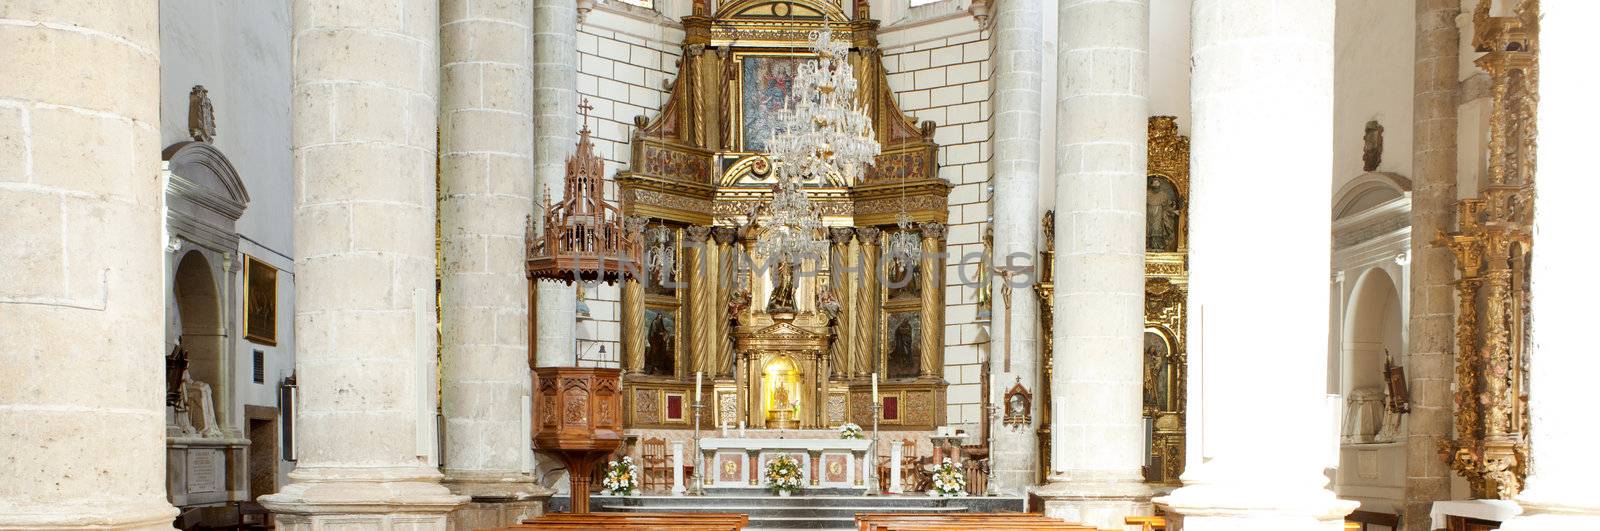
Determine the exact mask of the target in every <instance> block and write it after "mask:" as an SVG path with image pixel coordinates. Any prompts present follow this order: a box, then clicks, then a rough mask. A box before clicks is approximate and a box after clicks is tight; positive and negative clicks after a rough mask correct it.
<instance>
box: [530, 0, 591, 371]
mask: <svg viewBox="0 0 1600 531" xmlns="http://www.w3.org/2000/svg"><path fill="white" fill-rule="evenodd" d="M577 38H578V6H577V3H576V2H575V1H574V0H533V184H534V189H533V192H534V201H535V202H541V201H543V198H544V196H545V194H546V193H548V194H550V199H551V201H558V200H560V199H561V194H562V193H563V192H564V191H563V190H562V185H563V184H564V180H565V179H566V172H567V169H566V164H567V157H569V156H571V155H572V151H573V149H574V146H576V145H577V143H578V129H579V124H578V118H577V117H578V51H577V48H576V44H575V43H576V41H577ZM591 127H593V126H592V125H591ZM534 290H535V293H534V301H535V302H534V305H535V306H534V319H533V321H534V329H533V330H531V331H530V332H531V333H532V334H533V348H534V358H535V363H536V364H537V365H538V366H539V367H562V366H575V365H577V359H578V358H577V356H578V353H577V351H576V350H575V349H576V345H575V344H574V343H573V341H574V337H575V336H574V331H575V328H576V326H577V316H576V311H577V304H578V294H577V292H576V291H575V288H574V287H573V286H570V285H567V284H565V283H561V282H537V283H535V287H534Z"/></svg>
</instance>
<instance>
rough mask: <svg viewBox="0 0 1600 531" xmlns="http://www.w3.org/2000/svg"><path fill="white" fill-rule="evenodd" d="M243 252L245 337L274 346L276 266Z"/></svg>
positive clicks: (275, 344) (276, 337)
mask: <svg viewBox="0 0 1600 531" xmlns="http://www.w3.org/2000/svg"><path fill="white" fill-rule="evenodd" d="M244 256H245V268H244V292H245V295H244V338H245V339H247V340H250V341H251V342H254V343H259V344H262V345H267V346H277V344H278V269H277V268H275V267H272V265H270V264H268V263H266V262H262V261H260V260H257V259H256V257H254V256H250V255H248V254H247V255H244Z"/></svg>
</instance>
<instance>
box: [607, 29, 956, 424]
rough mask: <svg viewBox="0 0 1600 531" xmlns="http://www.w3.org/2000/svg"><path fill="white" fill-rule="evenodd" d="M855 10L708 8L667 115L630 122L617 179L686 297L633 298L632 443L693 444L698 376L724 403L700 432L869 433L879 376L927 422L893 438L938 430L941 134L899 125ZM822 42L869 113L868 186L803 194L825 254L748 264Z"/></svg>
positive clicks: (906, 120)
mask: <svg viewBox="0 0 1600 531" xmlns="http://www.w3.org/2000/svg"><path fill="white" fill-rule="evenodd" d="M859 11H861V12H859V13H853V14H848V15H847V14H846V13H845V12H843V11H842V10H841V9H840V8H839V6H838V5H836V4H834V3H830V2H827V1H825V0H737V1H732V2H728V3H726V4H723V5H721V6H719V7H717V11H716V12H715V13H713V12H711V11H710V8H709V6H707V5H705V4H704V3H698V2H697V3H696V4H695V8H694V13H693V14H692V15H690V16H687V17H684V18H683V25H684V34H685V37H684V43H683V50H684V53H683V56H682V57H683V59H682V61H683V62H682V63H681V64H680V68H679V77H678V78H677V79H676V80H675V81H674V82H673V83H674V84H673V86H672V89H671V94H670V96H669V97H668V99H667V102H666V103H665V104H664V105H663V106H662V107H661V109H660V110H659V113H657V114H655V115H653V116H651V117H643V116H641V117H638V118H636V119H635V120H634V125H635V127H636V129H635V130H634V132H633V138H632V144H631V149H632V161H633V162H632V165H631V167H630V168H628V169H626V170H624V171H620V172H618V173H617V176H616V183H617V189H618V192H617V193H618V197H619V198H620V199H621V202H622V206H623V211H624V212H625V213H626V214H627V215H628V216H630V219H631V224H630V230H636V231H638V236H639V238H640V240H641V241H643V242H644V247H645V253H644V254H645V256H644V261H645V265H646V267H647V269H648V268H651V267H655V268H658V269H661V270H667V271H673V272H675V273H677V274H678V275H679V276H678V277H677V278H679V279H681V282H680V283H678V284H676V285H675V286H674V287H668V286H664V285H659V284H657V283H654V282H653V281H651V279H650V278H649V277H650V275H647V278H646V279H645V282H644V283H643V284H641V283H638V282H633V281H630V282H629V283H628V284H626V285H624V287H623V290H622V312H623V315H622V321H623V322H622V336H623V337H622V341H621V343H622V353H623V355H622V360H623V367H624V369H625V370H627V377H626V378H625V385H626V387H627V388H628V392H627V393H626V396H628V397H629V399H630V400H632V401H633V402H632V403H630V405H629V407H628V408H627V409H628V414H629V418H628V426H629V427H631V428H637V429H646V428H683V427H687V425H688V424H687V423H684V421H680V420H679V419H680V418H681V417H680V416H679V414H680V413H681V412H680V411H678V410H677V409H676V408H674V407H672V406H673V405H672V404H670V403H668V402H667V401H668V400H671V399H673V398H672V397H692V396H694V393H693V392H692V391H693V389H692V388H693V385H694V383H693V382H694V381H695V375H696V374H697V373H699V374H703V381H704V382H705V383H704V384H703V385H705V386H706V389H704V390H703V391H704V396H708V397H713V398H712V399H713V400H715V404H709V405H708V406H709V407H708V409H707V410H706V414H707V417H705V418H703V419H702V422H703V423H704V424H706V425H708V426H730V427H737V426H738V425H739V424H741V423H743V424H744V425H746V426H748V427H767V426H770V427H774V428H776V427H801V428H812V427H820V428H826V427H833V426H836V425H838V424H840V423H843V422H846V421H851V420H856V421H858V422H859V419H854V418H852V414H851V413H852V412H854V411H858V410H862V409H863V408H862V407H858V406H864V405H865V404H864V401H865V398H864V397H865V396H868V393H867V391H869V390H870V381H871V380H870V378H871V375H872V374H874V373H876V374H878V375H879V376H880V378H882V380H883V382H882V383H883V384H884V386H885V389H893V390H894V392H893V393H890V394H891V395H892V396H893V397H896V400H898V399H899V398H898V397H905V399H906V400H908V403H909V401H915V402H916V403H917V404H918V406H919V407H917V408H916V409H917V413H916V414H915V415H906V416H900V415H898V410H897V411H896V413H897V414H896V415H895V418H894V419H890V418H888V415H887V414H886V415H885V418H884V421H885V423H889V424H893V423H899V424H900V425H903V426H904V427H906V428H916V429H922V428H932V427H934V426H938V425H941V424H943V422H944V414H945V405H944V403H943V402H944V386H945V385H946V384H945V382H944V380H943V378H942V375H943V372H944V371H943V363H944V361H943V350H944V345H943V338H944V336H943V333H942V331H943V329H944V326H943V323H944V301H943V293H944V289H943V283H944V278H943V276H942V272H943V271H944V269H945V264H944V259H943V257H942V251H943V250H944V232H945V230H944V222H945V220H946V217H947V200H946V197H947V196H948V194H949V192H950V188H951V184H950V183H949V182H947V181H944V180H942V179H939V178H938V177H937V175H938V168H937V157H936V154H937V150H938V146H937V145H936V144H935V143H934V142H933V132H934V129H935V124H933V123H932V122H924V123H921V124H918V123H916V122H915V121H913V120H912V119H911V118H910V117H908V116H907V115H905V114H904V113H902V112H901V111H900V110H899V109H898V108H897V106H896V105H895V102H894V96H893V93H892V92H891V91H890V90H889V87H888V83H887V78H886V77H885V74H884V70H883V66H882V57H881V52H880V51H879V49H878V43H877V26H878V23H877V21H875V20H871V19H870V18H868V16H867V15H866V13H865V10H864V9H859ZM852 15H853V16H852ZM824 28H827V29H828V30H830V31H831V34H832V39H833V40H834V41H842V42H847V43H849V45H850V51H849V54H848V57H847V58H846V60H847V61H848V62H849V64H850V66H851V69H852V71H853V72H854V75H855V78H856V81H857V83H858V87H859V91H858V96H857V99H858V104H859V105H860V106H861V107H862V108H863V109H865V111H864V112H865V113H866V114H867V116H868V117H870V119H871V120H872V125H873V135H874V137H873V138H874V139H875V140H876V141H877V142H878V144H879V145H880V146H881V154H880V155H879V156H877V157H876V158H875V159H874V163H873V165H871V166H869V167H868V168H867V169H866V171H864V172H863V173H861V175H860V176H859V177H855V178H847V177H845V176H843V175H840V174H838V173H827V174H821V175H816V176H812V177H807V178H806V180H803V181H801V182H800V188H801V189H802V190H803V191H804V196H805V198H806V199H807V201H808V202H809V204H810V205H811V207H812V209H813V210H812V214H813V215H815V216H816V217H817V218H818V219H819V220H820V223H819V225H820V227H819V228H818V229H817V230H816V232H817V233H816V234H815V235H814V236H815V238H816V240H817V241H819V242H821V243H822V245H821V246H820V247H821V248H819V249H818V251H817V252H816V253H815V256H813V257H812V258H810V259H805V260H799V261H796V262H795V263H785V262H782V261H778V262H774V261H771V260H766V259H765V257H764V256H759V255H758V253H756V252H755V251H756V249H757V248H759V247H760V245H761V242H762V241H763V240H764V238H766V234H767V233H768V232H769V231H771V230H772V228H773V227H776V226H781V225H780V224H777V223H775V222H774V217H775V213H774V212H772V210H771V208H769V203H771V202H772V200H773V198H774V185H775V184H776V183H777V170H776V168H774V162H773V161H772V159H770V158H768V155H767V153H766V151H765V150H766V147H767V146H766V145H765V142H767V140H768V138H769V137H770V136H771V134H772V132H773V130H774V129H773V128H774V126H775V123H776V118H777V111H778V110H780V109H782V108H783V105H784V104H785V101H786V100H787V99H788V97H789V96H790V95H791V92H792V91H793V90H795V86H796V83H795V79H796V72H797V69H798V68H799V67H800V65H802V64H804V63H806V62H807V61H811V60H814V59H816V58H817V57H818V55H817V53H816V52H815V51H814V50H813V49H812V47H811V44H812V41H813V39H815V38H817V36H818V34H819V32H820V31H821V30H823V29H824ZM652 231H653V232H652ZM892 250H900V251H902V252H904V251H907V250H915V251H917V252H916V253H910V254H911V255H910V256H900V255H897V254H896V253H894V252H891V251H892ZM648 270H649V271H655V270H654V269H648ZM924 294H926V296H923V295H924ZM857 402H863V403H862V404H857ZM691 415H692V413H691ZM689 420H690V421H692V419H689Z"/></svg>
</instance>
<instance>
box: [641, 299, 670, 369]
mask: <svg viewBox="0 0 1600 531" xmlns="http://www.w3.org/2000/svg"><path fill="white" fill-rule="evenodd" d="M677 324H678V323H677V320H676V319H674V318H673V315H672V311H671V310H662V309H657V308H646V309H645V310H644V330H645V333H644V373H645V374H650V375H655V376H672V375H674V374H676V369H677V363H676V357H675V354H676V353H677V338H678V335H677V334H678V326H677Z"/></svg>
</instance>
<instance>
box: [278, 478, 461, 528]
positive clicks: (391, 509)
mask: <svg viewBox="0 0 1600 531" xmlns="http://www.w3.org/2000/svg"><path fill="white" fill-rule="evenodd" d="M289 477H290V479H293V480H294V483H291V484H289V485H288V486H286V487H283V489H282V490H280V491H278V492H277V493H275V494H269V495H266V496H262V497H260V498H259V501H260V502H261V505H262V506H263V507H266V509H267V510H268V511H271V512H272V514H273V516H274V518H275V519H276V521H277V524H278V529H281V530H285V531H311V530H313V529H323V528H325V527H326V526H329V525H338V526H356V527H362V528H369V529H413V530H422V529H436V530H440V531H445V530H447V529H449V525H450V522H449V516H450V512H451V511H454V510H456V508H458V507H461V506H462V505H463V504H465V503H467V501H468V500H469V498H468V497H466V496H458V495H455V494H451V493H450V490H449V489H447V488H445V486H444V485H443V484H441V483H440V481H439V480H440V477H441V476H440V474H439V473H438V472H437V471H435V470H433V469H432V468H422V467H416V468H412V467H402V468H330V467H317V468H297V469H295V471H294V472H290V473H289Z"/></svg>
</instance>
